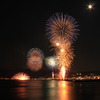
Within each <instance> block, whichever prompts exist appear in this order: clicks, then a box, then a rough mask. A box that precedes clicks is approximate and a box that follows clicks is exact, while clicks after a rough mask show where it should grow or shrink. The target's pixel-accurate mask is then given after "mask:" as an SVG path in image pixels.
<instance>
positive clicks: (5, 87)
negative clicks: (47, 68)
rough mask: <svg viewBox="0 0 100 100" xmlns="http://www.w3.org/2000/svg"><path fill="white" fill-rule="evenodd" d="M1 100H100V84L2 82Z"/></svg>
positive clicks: (33, 81)
mask: <svg viewBox="0 0 100 100" xmlns="http://www.w3.org/2000/svg"><path fill="white" fill-rule="evenodd" d="M0 95H1V96H0V98H2V99H0V100H7V99H9V100H100V82H71V81H57V80H49V81H48V80H30V81H14V80H0Z"/></svg>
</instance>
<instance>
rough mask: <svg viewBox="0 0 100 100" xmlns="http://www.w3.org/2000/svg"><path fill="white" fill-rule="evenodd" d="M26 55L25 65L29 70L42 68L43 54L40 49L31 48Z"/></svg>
mask: <svg viewBox="0 0 100 100" xmlns="http://www.w3.org/2000/svg"><path fill="white" fill-rule="evenodd" d="M27 57H28V60H27V65H28V67H29V68H30V69H31V70H34V71H38V70H40V69H41V68H42V65H43V58H44V55H43V52H42V51H41V50H40V49H38V48H32V49H31V50H30V51H29V52H28V56H27Z"/></svg>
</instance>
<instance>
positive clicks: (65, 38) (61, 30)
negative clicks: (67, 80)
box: [47, 13, 78, 79]
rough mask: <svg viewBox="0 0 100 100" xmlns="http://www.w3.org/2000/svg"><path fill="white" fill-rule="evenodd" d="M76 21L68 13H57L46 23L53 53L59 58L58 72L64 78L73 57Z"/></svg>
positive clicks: (76, 30)
mask: <svg viewBox="0 0 100 100" xmlns="http://www.w3.org/2000/svg"><path fill="white" fill-rule="evenodd" d="M77 27H78V25H77V21H76V20H75V19H74V18H73V17H72V16H69V15H67V14H66V15H64V14H63V13H57V14H55V15H54V16H52V17H51V18H50V19H49V20H48V23H47V36H48V38H49V40H50V42H51V46H52V47H53V49H52V50H54V52H55V54H56V55H57V57H58V59H59V67H58V68H59V69H60V74H62V79H64V77H65V74H66V70H67V71H69V69H70V66H71V63H72V61H73V58H74V53H73V49H72V43H73V41H75V39H76V38H77V35H78V33H77V32H78V29H76V28H77Z"/></svg>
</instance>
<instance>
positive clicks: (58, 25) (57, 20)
mask: <svg viewBox="0 0 100 100" xmlns="http://www.w3.org/2000/svg"><path fill="white" fill-rule="evenodd" d="M77 27H78V25H77V21H76V20H75V19H74V18H73V17H72V16H69V15H67V14H65V15H64V14H63V13H57V14H55V15H54V16H52V17H51V18H50V19H49V20H48V23H47V35H48V36H49V39H52V38H54V37H63V38H65V40H67V41H71V43H72V42H73V41H74V40H75V39H76V38H77V31H78V29H76V28H77Z"/></svg>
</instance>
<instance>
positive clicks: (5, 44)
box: [0, 0, 100, 72]
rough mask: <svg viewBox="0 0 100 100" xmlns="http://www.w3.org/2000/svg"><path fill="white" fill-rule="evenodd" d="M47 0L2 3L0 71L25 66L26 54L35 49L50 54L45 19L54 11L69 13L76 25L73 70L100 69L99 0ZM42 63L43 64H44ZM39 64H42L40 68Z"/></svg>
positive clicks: (46, 54) (24, 67)
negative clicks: (90, 5)
mask: <svg viewBox="0 0 100 100" xmlns="http://www.w3.org/2000/svg"><path fill="white" fill-rule="evenodd" d="M89 2H90V0H66V1H65V2H64V1H63V0H62V1H61V0H58V1H57V2H56V1H55V2H54V1H51V2H50V1H47V2H40V1H37V2H25V1H24V2H10V1H7V2H2V3H1V11H0V15H1V30H0V44H1V45H0V51H1V52H0V70H13V69H15V70H20V69H27V65H26V61H27V53H28V51H29V50H30V49H31V48H39V49H41V50H42V51H43V52H44V56H45V57H47V56H50V55H53V52H51V51H50V49H51V48H50V47H49V46H50V42H49V40H48V39H47V36H46V23H47V20H48V18H50V16H52V15H53V14H55V13H57V12H63V13H64V14H66V13H67V14H68V15H71V16H73V17H74V18H75V19H76V20H77V21H78V25H79V27H78V28H79V30H80V31H79V36H78V38H77V40H76V42H75V43H74V45H73V46H74V51H75V55H76V56H75V59H74V62H73V64H72V70H73V72H77V71H79V72H81V71H83V72H87V71H100V9H99V8H100V0H92V1H91V2H92V3H94V8H93V9H92V10H91V11H90V10H88V9H87V4H89ZM44 66H45V64H44ZM44 66H43V67H44Z"/></svg>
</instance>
